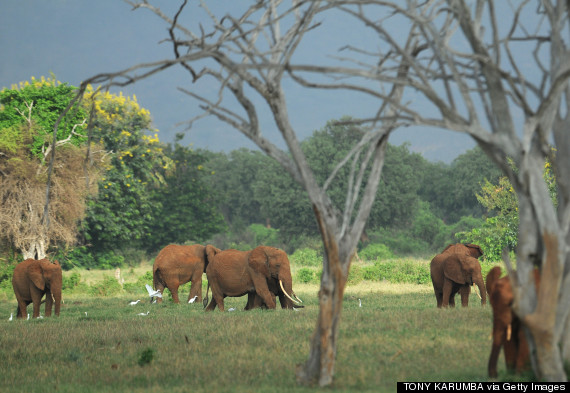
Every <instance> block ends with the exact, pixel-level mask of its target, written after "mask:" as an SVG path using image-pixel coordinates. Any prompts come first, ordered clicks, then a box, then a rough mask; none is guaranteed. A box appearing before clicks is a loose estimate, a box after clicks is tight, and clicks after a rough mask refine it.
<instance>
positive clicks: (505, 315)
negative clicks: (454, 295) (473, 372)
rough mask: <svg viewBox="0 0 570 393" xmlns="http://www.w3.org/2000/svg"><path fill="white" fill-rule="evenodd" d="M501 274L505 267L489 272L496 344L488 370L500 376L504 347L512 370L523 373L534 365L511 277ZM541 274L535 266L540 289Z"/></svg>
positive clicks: (491, 374)
mask: <svg viewBox="0 0 570 393" xmlns="http://www.w3.org/2000/svg"><path fill="white" fill-rule="evenodd" d="M499 277H501V268H500V267H498V266H495V267H494V268H493V269H491V270H490V271H489V273H488V274H487V292H489V302H490V303H491V307H492V308H493V345H492V347H491V355H490V356H489V364H488V373H489V377H490V378H496V377H497V360H498V358H499V352H500V351H501V347H503V348H504V351H505V363H506V365H507V370H508V371H511V372H512V371H515V372H517V373H520V372H521V371H524V370H527V369H529V367H530V356H529V349H528V342H527V340H526V337H525V332H524V329H523V325H522V321H521V320H520V319H519V317H517V315H516V314H515V313H514V311H513V308H512V304H513V300H514V296H513V289H512V287H511V281H510V280H509V277H508V276H505V277H503V278H499ZM539 281H540V275H539V273H538V270H537V269H535V270H534V283H535V286H536V289H537V290H538V286H539Z"/></svg>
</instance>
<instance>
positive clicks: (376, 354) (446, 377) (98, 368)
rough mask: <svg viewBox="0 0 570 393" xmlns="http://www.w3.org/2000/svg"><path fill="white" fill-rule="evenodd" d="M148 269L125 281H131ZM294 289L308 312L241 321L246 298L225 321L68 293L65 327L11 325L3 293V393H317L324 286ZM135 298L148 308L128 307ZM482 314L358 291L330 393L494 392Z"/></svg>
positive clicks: (374, 290)
mask: <svg viewBox="0 0 570 393" xmlns="http://www.w3.org/2000/svg"><path fill="white" fill-rule="evenodd" d="M148 269H149V266H141V267H140V268H138V269H131V270H130V272H125V275H126V277H127V280H129V279H130V280H134V279H135V278H136V277H137V275H142V274H144V272H145V271H146V270H148ZM67 274H69V273H68V272H66V273H64V275H67ZM105 274H106V275H108V276H112V275H113V272H112V271H108V272H95V271H92V272H82V273H81V277H82V280H84V281H86V282H89V281H92V282H95V281H96V280H98V279H101V277H103V276H104V275H105ZM188 288H189V287H188V285H186V286H184V287H183V289H182V295H181V299H185V298H187V296H188ZM294 290H295V292H296V293H297V295H299V297H301V299H303V301H304V304H305V305H306V307H305V308H304V309H301V310H299V311H291V310H281V309H278V310H254V311H249V312H244V311H241V310H242V309H243V307H244V306H245V303H246V298H245V297H243V298H226V310H227V309H229V308H230V307H235V308H237V309H238V310H237V311H234V312H225V313H221V312H219V311H218V310H217V309H216V311H215V312H211V313H205V312H204V311H203V309H202V305H201V304H180V305H175V304H173V303H171V302H168V301H167V302H165V303H163V304H160V305H159V304H150V303H149V299H148V297H147V296H146V291H145V290H144V288H141V290H140V292H139V293H138V294H134V295H133V294H125V293H122V294H118V295H114V296H112V297H94V296H90V295H87V294H85V293H83V294H73V293H72V294H69V295H67V296H66V294H65V292H64V301H65V303H64V304H63V305H62V308H61V316H60V317H59V318H53V317H52V318H44V319H37V320H29V321H25V320H21V321H12V322H9V321H8V317H9V316H10V313H12V312H14V311H15V309H16V301H15V298H14V296H13V293H12V294H10V293H6V292H4V293H3V294H0V316H2V317H1V319H0V329H1V330H2V334H1V336H0V353H1V354H2V361H1V363H2V364H1V367H0V391H2V392H4V391H6V392H56V391H57V392H74V393H77V392H143V391H165V392H166V391H168V392H189V391H192V392H196V391H204V392H206V391H209V392H253V391H255V392H290V391H299V392H303V391H316V390H318V389H316V388H305V387H300V386H298V385H297V384H296V382H295V372H294V371H295V366H296V365H297V364H299V363H302V362H304V361H305V360H306V358H307V355H308V351H309V339H310V336H311V334H312V332H313V329H314V327H315V323H316V318H317V314H318V299H317V292H318V285H317V284H315V283H309V284H301V283H294ZM204 293H205V290H204ZM139 294H140V296H139ZM137 298H140V299H141V300H142V301H141V302H140V303H139V304H137V305H136V306H129V305H128V303H129V302H130V301H131V300H136V299H137ZM358 299H361V301H362V307H359V301H358ZM479 304H480V301H479V299H478V298H477V297H476V296H475V295H474V294H472V295H471V299H470V306H469V308H467V309H462V308H461V307H459V308H456V309H449V310H439V309H437V308H436V307H435V297H434V295H433V290H432V288H431V285H428V284H425V283H424V284H402V283H400V284H395V283H390V282H386V281H384V282H372V281H366V280H364V281H360V282H358V283H356V284H350V285H349V286H348V287H347V289H346V292H345V297H344V307H343V312H342V321H341V333H340V337H339V346H338V353H337V363H336V373H335V380H334V385H333V387H332V388H328V389H326V390H327V391H334V392H352V391H373V392H395V391H396V382H397V381H402V382H403V381H485V380H486V375H487V360H488V356H489V352H490V348H491V330H492V325H491V308H490V307H489V306H486V307H481V306H480V305H479ZM29 311H30V312H31V311H32V310H31V306H29ZM147 311H149V314H148V315H145V316H140V315H137V314H139V313H146V312H147ZM42 314H43V307H42ZM499 377H500V378H501V379H503V378H512V376H508V375H507V374H505V366H504V360H503V357H502V354H501V357H500V358H499Z"/></svg>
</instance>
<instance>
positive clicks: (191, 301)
mask: <svg viewBox="0 0 570 393" xmlns="http://www.w3.org/2000/svg"><path fill="white" fill-rule="evenodd" d="M196 299H198V295H196V296H194V297H193V298H192V299H190V300H188V303H194V302H195V301H196Z"/></svg>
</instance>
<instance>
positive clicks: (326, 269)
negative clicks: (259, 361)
mask: <svg viewBox="0 0 570 393" xmlns="http://www.w3.org/2000/svg"><path fill="white" fill-rule="evenodd" d="M313 210H314V212H315V217H316V219H317V222H318V224H319V229H320V231H321V235H322V237H323V244H324V247H325V257H324V260H323V274H322V277H321V287H320V291H319V316H318V318H317V326H316V329H315V332H314V333H313V336H312V338H311V348H310V351H309V358H308V359H307V361H306V362H305V363H304V364H301V365H298V366H297V371H296V374H297V382H298V383H300V384H303V385H314V384H318V385H319V386H320V387H324V386H328V385H330V384H331V383H332V381H333V376H334V366H335V360H336V349H337V338H338V329H339V323H340V315H341V310H342V300H343V296H344V289H345V286H346V280H347V276H348V270H347V269H343V266H348V265H349V263H350V260H346V261H341V256H340V255H341V253H339V246H338V243H337V241H336V239H335V236H334V233H333V231H331V230H330V228H328V227H327V225H326V223H325V220H324V219H323V218H322V216H321V213H320V211H319V209H318V208H317V207H316V206H314V205H313ZM345 270H346V271H345Z"/></svg>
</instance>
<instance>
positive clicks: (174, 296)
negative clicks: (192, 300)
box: [168, 282, 180, 304]
mask: <svg viewBox="0 0 570 393" xmlns="http://www.w3.org/2000/svg"><path fill="white" fill-rule="evenodd" d="M179 285H180V284H179V283H178V282H175V283H173V284H172V285H169V286H168V289H169V290H170V294H171V295H172V300H173V301H174V303H177V304H178V303H180V299H179V298H178V286H179Z"/></svg>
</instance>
